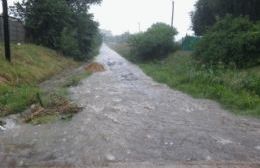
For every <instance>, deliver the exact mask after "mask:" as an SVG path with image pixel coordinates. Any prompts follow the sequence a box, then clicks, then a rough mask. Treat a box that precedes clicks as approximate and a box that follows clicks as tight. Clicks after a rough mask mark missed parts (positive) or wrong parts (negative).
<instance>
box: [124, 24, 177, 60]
mask: <svg viewBox="0 0 260 168" xmlns="http://www.w3.org/2000/svg"><path fill="white" fill-rule="evenodd" d="M176 34H177V31H176V29H175V28H172V27H170V26H168V25H166V24H164V23H156V24H154V25H152V27H150V28H149V29H148V30H147V31H146V32H144V33H138V34H135V35H132V36H131V37H130V38H129V41H128V43H129V45H130V47H131V52H132V54H133V55H135V56H136V57H137V58H138V59H141V60H150V59H154V58H162V57H164V56H165V55H166V54H168V53H169V52H171V51H172V50H173V49H174V36H175V35H176Z"/></svg>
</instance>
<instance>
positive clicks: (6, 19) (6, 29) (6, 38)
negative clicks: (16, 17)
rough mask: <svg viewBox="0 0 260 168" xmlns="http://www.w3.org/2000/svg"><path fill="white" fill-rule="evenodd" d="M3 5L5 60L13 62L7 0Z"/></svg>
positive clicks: (3, 1)
mask: <svg viewBox="0 0 260 168" xmlns="http://www.w3.org/2000/svg"><path fill="white" fill-rule="evenodd" d="M2 5H3V23H4V42H5V58H6V60H7V61H9V62H11V50H10V32H9V17H8V7H7V0H2Z"/></svg>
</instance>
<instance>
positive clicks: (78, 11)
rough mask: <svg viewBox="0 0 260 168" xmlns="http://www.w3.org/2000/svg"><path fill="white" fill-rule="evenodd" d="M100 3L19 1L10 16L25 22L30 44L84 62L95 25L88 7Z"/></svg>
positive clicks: (83, 0)
mask: <svg viewBox="0 0 260 168" xmlns="http://www.w3.org/2000/svg"><path fill="white" fill-rule="evenodd" d="M100 2H101V0H55V1H53V0H44V1H41V0H23V1H22V2H21V3H20V2H18V3H16V8H15V10H13V11H14V12H13V13H14V14H15V15H16V16H18V17H19V18H21V20H22V21H24V23H25V27H26V32H27V38H28V40H29V41H30V42H33V43H36V44H39V45H44V46H47V47H50V48H52V49H56V50H60V51H62V52H63V53H64V54H65V55H70V56H72V57H74V58H75V59H77V60H84V59H88V57H89V53H91V50H92V48H93V41H94V39H95V38H96V36H97V35H98V33H99V32H98V24H97V23H96V22H94V21H93V16H92V15H91V14H88V8H89V5H90V4H92V3H100Z"/></svg>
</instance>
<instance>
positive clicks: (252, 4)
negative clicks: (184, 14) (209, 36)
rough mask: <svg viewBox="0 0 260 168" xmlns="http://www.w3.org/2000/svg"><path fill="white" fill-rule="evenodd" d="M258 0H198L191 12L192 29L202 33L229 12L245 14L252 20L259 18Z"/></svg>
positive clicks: (259, 2) (238, 14)
mask: <svg viewBox="0 0 260 168" xmlns="http://www.w3.org/2000/svg"><path fill="white" fill-rule="evenodd" d="M259 9H260V1H259V0H228V1H226V0H198V1H197V3H196V4H195V11H194V12H192V24H193V30H194V31H195V34H196V35H203V34H204V33H205V32H206V31H207V29H208V28H210V27H211V26H213V25H214V24H215V23H216V22H217V20H219V19H221V18H223V17H225V16H226V15H227V14H230V15H232V16H234V17H239V16H247V17H249V19H250V20H251V21H253V22H256V21H259V20H260V10H259Z"/></svg>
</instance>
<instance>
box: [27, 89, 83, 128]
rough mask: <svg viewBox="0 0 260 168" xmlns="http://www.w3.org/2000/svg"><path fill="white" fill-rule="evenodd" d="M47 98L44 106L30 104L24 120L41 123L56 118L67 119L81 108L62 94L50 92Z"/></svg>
mask: <svg viewBox="0 0 260 168" xmlns="http://www.w3.org/2000/svg"><path fill="white" fill-rule="evenodd" d="M49 98H50V103H48V104H47V105H46V107H45V108H43V107H42V106H41V105H39V104H34V105H32V106H31V108H30V112H29V113H28V114H26V115H25V116H24V122H26V123H33V124H43V123H47V122H48V121H49V120H50V121H53V120H55V119H58V118H60V119H64V118H65V120H67V119H69V118H72V116H73V115H74V114H76V113H78V112H79V111H81V110H82V108H81V107H78V106H77V105H76V104H74V103H72V102H70V101H69V100H67V99H66V98H64V97H62V96H58V95H56V94H52V95H50V97H49Z"/></svg>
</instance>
